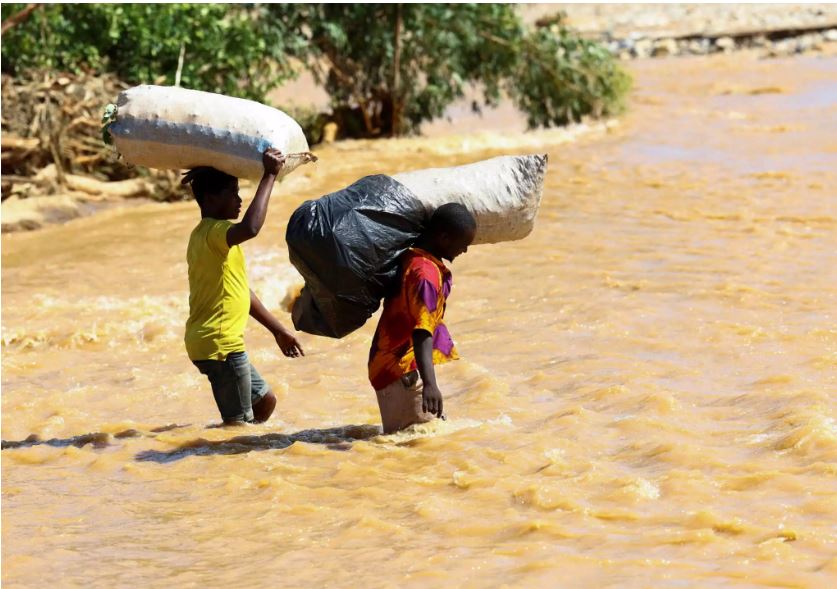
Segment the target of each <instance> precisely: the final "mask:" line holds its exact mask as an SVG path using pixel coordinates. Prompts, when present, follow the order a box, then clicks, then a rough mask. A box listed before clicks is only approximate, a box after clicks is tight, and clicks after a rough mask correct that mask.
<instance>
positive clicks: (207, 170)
mask: <svg viewBox="0 0 837 589" xmlns="http://www.w3.org/2000/svg"><path fill="white" fill-rule="evenodd" d="M235 180H237V178H236V177H235V176H230V175H229V174H227V173H226V172H222V171H221V170H216V169H215V168H211V167H209V166H201V167H199V168H192V169H191V170H189V171H188V172H186V173H185V174H184V175H183V180H181V181H180V184H181V185H182V186H185V185H187V184H188V185H189V186H190V187H191V188H192V194H194V195H195V200H196V201H198V205H203V199H204V197H205V196H206V195H207V194H212V193H214V192H218V191H219V190H221V188H222V187H223V186H225V185H227V184H229V183H231V182H233V181H235Z"/></svg>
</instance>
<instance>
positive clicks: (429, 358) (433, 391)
mask: <svg viewBox="0 0 837 589" xmlns="http://www.w3.org/2000/svg"><path fill="white" fill-rule="evenodd" d="M413 350H414V351H415V354H416V366H417V367H418V371H419V374H420V375H421V382H422V390H421V406H422V410H423V411H424V412H426V413H432V414H433V415H435V416H436V417H442V415H443V414H444V411H443V402H442V391H440V390H439V387H438V385H437V384H436V370H435V369H434V368H433V336H431V335H430V332H429V331H425V330H424V329H416V330H415V331H413Z"/></svg>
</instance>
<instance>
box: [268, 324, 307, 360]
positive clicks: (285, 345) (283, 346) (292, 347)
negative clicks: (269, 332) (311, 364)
mask: <svg viewBox="0 0 837 589" xmlns="http://www.w3.org/2000/svg"><path fill="white" fill-rule="evenodd" d="M273 337H274V338H275V339H276V343H277V344H279V349H280V350H282V353H283V354H285V355H286V356H287V357H288V358H297V357H299V356H304V355H305V352H303V351H302V345H301V344H300V343H299V340H297V339H296V338H295V337H294V335H293V334H292V333H291V332H289V331H284V330H283V331H277V332H276V333H274V334H273Z"/></svg>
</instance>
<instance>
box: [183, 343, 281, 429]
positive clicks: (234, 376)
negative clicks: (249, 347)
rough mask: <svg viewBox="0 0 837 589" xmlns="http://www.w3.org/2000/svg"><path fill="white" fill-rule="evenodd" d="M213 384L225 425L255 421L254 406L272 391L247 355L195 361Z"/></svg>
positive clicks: (230, 355) (235, 354)
mask: <svg viewBox="0 0 837 589" xmlns="http://www.w3.org/2000/svg"><path fill="white" fill-rule="evenodd" d="M193 363H194V365H195V366H197V367H198V370H200V371H201V374H205V375H206V377H207V378H208V379H209V384H211V385H212V394H213V395H214V396H215V404H216V405H218V411H220V412H221V418H222V419H223V420H224V422H225V423H228V422H234V421H253V405H255V404H257V403H258V402H259V401H261V400H262V398H263V397H264V396H265V395H266V394H268V393H269V392H270V387H269V386H268V384H267V383H266V382H265V381H264V379H263V378H262V377H261V375H259V373H258V372H256V369H255V368H254V367H253V365H252V364H250V359H249V358H248V357H247V352H233V353H232V354H229V355H228V356H227V359H226V360H194V361H193Z"/></svg>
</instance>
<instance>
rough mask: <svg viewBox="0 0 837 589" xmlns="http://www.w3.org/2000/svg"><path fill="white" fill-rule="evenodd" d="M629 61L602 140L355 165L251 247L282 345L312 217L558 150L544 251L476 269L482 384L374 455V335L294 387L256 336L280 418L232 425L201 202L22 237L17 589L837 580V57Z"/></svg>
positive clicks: (318, 363) (535, 142) (467, 148)
mask: <svg viewBox="0 0 837 589" xmlns="http://www.w3.org/2000/svg"><path fill="white" fill-rule="evenodd" d="M630 67H631V68H632V69H633V71H634V74H635V76H636V91H635V94H634V99H633V107H632V110H631V112H630V113H629V114H628V115H627V116H626V117H625V118H624V119H623V120H621V121H620V123H619V124H618V125H616V126H613V127H611V128H610V129H609V131H607V132H593V133H589V134H586V135H582V136H580V137H579V138H578V139H577V140H576V141H574V142H563V139H562V138H563V137H564V136H563V135H561V134H560V133H555V132H544V133H539V134H534V135H531V134H530V135H524V134H520V133H517V132H510V131H509V132H503V133H495V134H493V135H492V134H490V133H487V134H477V135H473V136H470V137H467V138H464V139H463V138H455V137H444V136H434V137H431V138H426V139H409V140H400V141H394V142H377V143H374V142H347V143H341V144H337V145H334V146H331V147H328V148H324V149H322V150H320V152H319V155H320V157H321V161H320V163H319V164H317V165H316V166H315V167H312V168H309V169H307V170H305V171H302V170H300V171H298V172H295V173H294V176H292V177H291V178H289V179H288V181H287V182H286V183H284V184H283V185H282V186H279V187H277V189H276V190H275V192H274V196H273V201H272V203H271V208H270V213H269V217H268V221H267V224H266V228H265V230H264V231H263V234H262V235H260V236H259V237H258V239H256V240H255V241H254V242H250V243H248V244H247V245H246V246H245V253H246V255H247V261H248V268H249V272H250V276H251V281H252V285H253V287H254V289H255V290H256V291H257V292H258V293H259V294H260V295H261V297H262V299H263V300H264V301H265V303H267V304H268V306H270V307H271V308H274V309H277V313H278V315H279V317H280V319H281V320H283V321H288V316H287V314H285V313H283V312H282V311H280V310H278V309H279V307H280V303H281V300H282V298H283V297H284V296H285V293H286V291H287V290H288V288H289V287H291V286H292V285H294V284H295V283H296V282H297V280H298V279H297V277H296V274H295V271H294V270H293V268H292V267H291V266H290V265H289V263H288V260H287V251H286V249H285V247H284V241H283V232H284V225H285V222H286V219H287V218H288V216H289V215H290V213H291V211H292V210H293V209H294V208H295V207H296V206H297V205H298V204H299V203H300V202H301V201H302V200H304V199H306V198H310V197H315V196H318V195H320V194H323V193H325V192H329V191H331V190H334V189H337V188H339V187H342V186H344V185H346V184H348V183H350V182H352V181H354V180H355V179H356V178H358V177H360V176H362V175H365V174H368V173H376V172H385V173H386V172H391V173H394V172H397V171H402V170H409V169H415V168H420V167H426V166H434V165H453V164H458V163H465V162H469V161H474V160H477V159H481V158H483V157H489V156H491V155H495V154H498V153H527V152H538V151H543V152H548V153H549V154H550V168H549V174H548V177H547V181H546V191H545V195H544V200H543V206H542V209H541V211H540V215H539V219H538V223H537V225H536V228H535V231H534V232H533V234H532V235H531V236H530V237H529V238H527V239H525V240H523V241H519V242H515V243H506V244H501V245H493V246H479V247H474V248H472V249H471V251H469V252H468V254H466V255H464V256H462V257H461V258H459V259H457V261H456V262H455V263H454V264H453V265H452V269H453V272H454V289H453V294H452V296H451V299H450V302H449V310H448V325H449V327H450V330H451V332H452V334H453V336H454V339H455V340H456V342H457V345H458V348H459V350H460V353H461V355H462V357H463V359H462V360H460V361H459V362H456V363H454V364H452V365H449V366H447V367H445V368H444V369H440V371H439V377H440V382H441V388H442V391H443V393H444V394H445V396H446V409H447V412H448V415H449V420H448V421H447V422H442V423H435V424H430V425H428V426H424V427H421V428H418V429H416V430H414V431H410V432H406V433H402V434H398V435H394V436H381V435H379V430H378V415H377V407H376V404H375V400H374V394H373V392H372V391H371V389H370V387H369V384H368V382H367V381H366V376H365V361H366V357H367V353H368V346H369V341H370V338H371V335H372V332H373V330H374V326H375V321H374V320H373V321H370V323H369V324H368V325H367V326H365V327H364V328H363V329H361V330H360V331H358V332H356V333H355V334H352V335H351V336H349V337H347V338H345V339H344V340H341V341H333V340H327V339H318V338H314V337H309V336H303V338H302V341H303V344H304V346H305V348H306V351H307V355H306V357H305V358H304V359H300V360H288V359H286V358H284V357H283V356H282V355H281V354H280V353H279V351H278V349H276V347H275V344H274V343H273V342H272V340H271V338H270V337H269V335H268V334H267V333H266V332H265V331H264V330H262V329H261V328H260V327H258V325H257V324H255V323H254V322H253V321H251V322H250V325H249V327H248V331H247V336H246V337H247V345H248V348H249V351H250V353H251V356H252V358H253V361H254V362H255V364H256V365H257V366H258V368H259V370H260V371H261V373H262V374H263V375H264V376H265V377H266V378H267V379H268V381H269V382H270V383H271V384H272V386H273V388H274V390H275V391H276V392H277V394H278V397H279V405H278V409H277V413H276V415H275V416H274V418H273V419H271V420H270V421H269V422H268V423H266V424H263V425H258V426H251V427H246V428H242V429H233V430H231V429H224V428H216V427H211V426H212V425H214V424H216V423H217V421H218V418H217V414H216V409H215V407H214V404H213V401H212V396H211V393H210V392H209V390H208V387H207V384H206V383H205V381H204V380H202V379H203V377H202V376H201V375H200V374H198V372H197V371H196V370H195V369H194V368H193V367H192V366H191V364H190V363H189V362H188V360H187V358H186V355H185V352H184V349H183V344H182V331H183V324H184V321H185V318H186V313H187V304H188V303H187V300H188V299H187V296H188V293H187V281H186V263H185V249H186V242H187V239H188V235H189V232H190V230H191V228H192V227H193V226H194V224H195V223H196V222H197V210H196V208H195V205H194V203H181V204H174V205H159V204H154V205H145V206H140V207H136V208H132V209H125V210H118V211H107V212H104V213H101V214H99V215H96V216H94V217H91V218H86V219H81V220H77V221H73V222H71V223H68V224H66V225H63V226H59V227H51V228H47V229H44V230H41V231H37V232H32V233H28V234H7V235H3V236H2V264H3V274H2V279H3V280H2V295H3V298H2V311H3V323H2V343H3V347H2V388H3V390H2V412H3V414H2V427H3V429H2V438H3V440H4V449H3V451H2V483H3V485H2V524H3V525H2V541H3V542H2V557H3V570H2V581H3V585H4V587H9V588H12V587H33V586H53V587H103V588H105V587H107V588H109V587H123V586H128V585H137V586H146V587H209V586H227V585H230V584H232V583H237V584H239V585H243V586H252V587H273V586H276V585H277V584H281V585H283V586H289V587H298V586H312V587H316V586H333V587H345V586H349V585H352V586H362V587H430V586H435V587H441V586H445V587H555V586H562V587H606V586H613V587H648V586H655V587H656V586H691V587H708V586H715V587H761V586H765V587H777V586H780V587H826V586H833V585H834V584H835V583H837V558H835V546H837V477H836V476H835V475H837V463H835V461H837V425H835V421H834V418H835V397H837V382H836V380H837V379H835V375H837V328H835V309H837V305H835V302H836V301H835V294H837V289H836V288H835V287H837V270H835V269H836V268H837V263H835V262H837V259H835V252H837V233H836V232H835V230H837V213H836V212H835V206H837V195H835V189H834V187H835V186H837V182H835V180H837V178H835V175H837V174H835V170H837V165H836V164H837V139H835V138H837V117H835V114H837V113H836V112H835V110H837V84H835V80H837V76H835V74H836V73H837V61H836V60H835V58H834V57H824V56H819V57H817V56H813V57H804V58H796V59H792V60H790V59H788V60H772V61H759V60H756V59H754V58H753V57H752V56H748V55H744V54H738V55H735V56H727V57H714V58H695V59H678V60H661V61H654V62H647V63H645V62H636V63H633V64H631V66H630ZM495 123H497V126H496V127H495V128H502V126H503V124H504V123H503V121H499V122H497V121H495ZM515 124H516V123H515ZM509 125H510V126H511V125H512V123H511V122H510V123H509ZM485 126H486V127H488V128H490V127H491V124H489V123H486V124H485ZM87 434H90V435H87Z"/></svg>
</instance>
